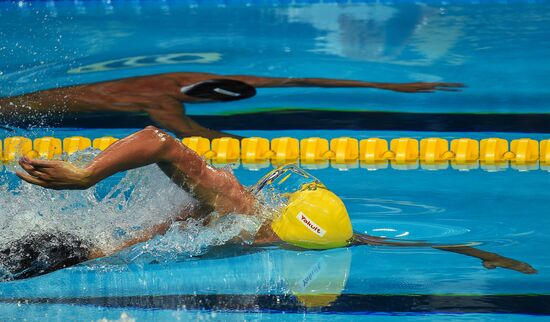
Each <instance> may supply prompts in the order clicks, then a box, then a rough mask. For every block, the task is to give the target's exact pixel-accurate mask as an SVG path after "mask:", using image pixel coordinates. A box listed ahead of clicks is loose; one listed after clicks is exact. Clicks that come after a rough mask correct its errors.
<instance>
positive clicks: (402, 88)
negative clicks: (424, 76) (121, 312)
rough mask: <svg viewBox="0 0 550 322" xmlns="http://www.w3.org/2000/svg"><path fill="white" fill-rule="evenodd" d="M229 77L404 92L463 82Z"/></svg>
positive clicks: (258, 83)
mask: <svg viewBox="0 0 550 322" xmlns="http://www.w3.org/2000/svg"><path fill="white" fill-rule="evenodd" d="M227 78H231V79H236V80H240V81H242V82H245V83H248V84H250V85H252V86H255V87H326V88H331V87H360V88H377V89H385V90H390V91H395V92H404V93H429V92H433V91H438V90H439V91H457V90H458V89H459V88H461V87H464V85H463V84H461V83H442V82H437V83H425V82H415V83H377V82H367V81H357V80H347V79H331V78H280V77H258V76H248V75H230V76H227Z"/></svg>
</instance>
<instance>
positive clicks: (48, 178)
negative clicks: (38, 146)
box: [17, 126, 254, 214]
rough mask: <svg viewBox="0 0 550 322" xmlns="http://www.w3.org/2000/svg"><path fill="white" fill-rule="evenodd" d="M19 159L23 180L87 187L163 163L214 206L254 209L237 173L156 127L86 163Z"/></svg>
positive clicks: (166, 170)
mask: <svg viewBox="0 0 550 322" xmlns="http://www.w3.org/2000/svg"><path fill="white" fill-rule="evenodd" d="M19 164H20V165H21V167H22V168H23V169H24V170H25V172H21V171H18V172H17V175H18V176H19V177H20V178H21V179H23V180H25V181H27V182H29V183H32V184H36V185H39V186H42V187H45V188H50V189H86V188H89V187H91V186H93V185H95V184H96V183H98V182H99V181H101V180H103V179H105V178H107V177H109V176H111V175H113V174H115V173H117V172H121V171H125V170H129V169H134V168H138V167H143V166H146V165H149V164H157V165H158V166H159V167H160V168H161V170H162V171H163V172H164V173H165V174H166V175H167V176H168V177H170V178H171V179H172V181H174V182H175V183H176V184H178V185H179V186H180V187H182V188H183V189H184V190H186V191H189V192H190V193H192V194H193V195H194V196H195V197H196V198H197V199H198V200H199V201H200V202H201V204H202V205H204V206H205V207H210V210H212V211H216V212H218V213H219V214H226V213H231V212H238V213H242V214H251V213H253V210H254V197H253V196H252V194H251V193H250V192H248V191H247V190H246V189H245V188H244V187H243V186H242V185H241V184H240V183H239V182H238V180H237V179H236V178H235V176H233V175H232V174H231V173H229V172H227V171H223V170H219V169H215V168H213V167H211V166H209V165H208V164H207V163H206V162H205V161H204V160H203V158H201V157H200V156H199V155H197V154H196V153H195V152H193V151H192V150H191V149H189V148H187V147H186V146H185V145H183V144H182V143H181V142H180V141H179V140H177V139H175V138H173V137H172V136H170V135H168V134H166V133H164V132H162V131H160V130H159V129H157V128H155V127H152V126H150V127H147V128H145V129H144V130H141V131H139V132H136V133H134V134H132V135H130V136H128V137H126V138H124V139H122V140H119V141H117V142H116V143H114V144H113V145H111V146H110V147H109V148H107V149H106V150H105V151H103V152H102V153H101V154H99V155H98V156H97V157H96V158H95V159H94V160H93V161H92V162H91V163H90V164H89V165H88V166H87V167H86V168H78V167H76V166H74V165H72V164H70V163H67V162H63V161H48V160H30V159H27V158H23V159H21V160H20V162H19Z"/></svg>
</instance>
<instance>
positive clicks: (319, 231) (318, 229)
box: [296, 211, 326, 237]
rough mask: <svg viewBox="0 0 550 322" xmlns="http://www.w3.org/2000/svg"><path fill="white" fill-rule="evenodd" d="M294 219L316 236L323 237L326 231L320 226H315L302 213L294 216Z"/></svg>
mask: <svg viewBox="0 0 550 322" xmlns="http://www.w3.org/2000/svg"><path fill="white" fill-rule="evenodd" d="M296 218H297V219H298V220H299V221H300V222H301V223H302V225H304V226H306V227H307V228H308V229H309V230H311V231H312V232H314V233H315V234H317V236H319V237H323V236H325V233H326V231H325V230H324V229H323V228H321V226H319V225H317V224H316V223H315V222H314V221H313V220H311V219H309V217H308V216H306V215H305V214H304V213H303V212H301V211H300V212H299V213H298V215H296Z"/></svg>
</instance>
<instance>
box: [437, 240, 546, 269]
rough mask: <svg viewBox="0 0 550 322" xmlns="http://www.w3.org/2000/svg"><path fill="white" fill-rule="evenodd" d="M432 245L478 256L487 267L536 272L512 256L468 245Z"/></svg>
mask: <svg viewBox="0 0 550 322" xmlns="http://www.w3.org/2000/svg"><path fill="white" fill-rule="evenodd" d="M432 247H433V248H436V249H440V250H444V251H447V252H452V253H457V254H462V255H467V256H471V257H475V258H479V259H481V263H482V264H483V267H485V268H487V269H495V268H497V267H502V268H506V269H511V270H514V271H516V272H520V273H523V274H536V273H537V270H536V269H534V268H533V267H532V266H531V265H529V264H527V263H524V262H520V261H518V260H515V259H512V258H508V257H504V256H501V255H499V254H496V253H491V252H487V251H484V250H481V249H477V248H474V247H470V246H463V245H438V246H432Z"/></svg>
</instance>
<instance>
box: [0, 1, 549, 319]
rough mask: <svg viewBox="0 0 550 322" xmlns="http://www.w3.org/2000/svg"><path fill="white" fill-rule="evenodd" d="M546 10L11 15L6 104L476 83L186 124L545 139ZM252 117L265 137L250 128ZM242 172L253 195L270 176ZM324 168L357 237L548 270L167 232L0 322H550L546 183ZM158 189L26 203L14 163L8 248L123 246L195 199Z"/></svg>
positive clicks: (50, 289)
mask: <svg viewBox="0 0 550 322" xmlns="http://www.w3.org/2000/svg"><path fill="white" fill-rule="evenodd" d="M548 9H549V6H548V4H547V3H545V2H532V3H527V2H520V1H517V2H516V1H510V2H506V3H503V2H483V1H479V2H458V1H457V2H453V1H451V2H445V3H442V2H435V1H434V2H431V1H427V2H422V3H414V4H409V3H401V2H385V1H382V2H376V3H373V2H368V1H367V2H363V1H346V2H341V1H323V2H315V1H294V2H286V1H278V2H268V1H265V2H262V1H248V2H247V1H212V2H210V1H163V2H148V1H121V2H116V1H113V2H111V1H86V2H79V1H75V2H72V1H71V2H69V1H63V2H53V1H45V2H24V1H21V2H1V3H0V15H1V16H0V17H1V19H2V20H1V21H2V22H1V23H0V24H1V26H2V28H0V57H1V58H2V60H1V62H0V84H1V86H0V96H12V95H17V94H21V93H27V92H31V91H36V90H41V89H47V88H53V87H59V86H66V85H71V84H81V83H90V82H97V81H102V80H108V79H114V78H122V77H129V76H137V75H148V74H154V73H163V72H173V71H197V72H200V71H207V72H212V73H220V74H252V75H265V76H292V77H300V76H309V77H336V78H349V79H361V80H371V81H381V82H413V81H452V82H463V83H465V84H466V85H467V87H466V88H465V89H464V90H463V91H461V92H456V93H455V92H438V93H433V94H406V93H394V92H384V91H376V90H369V89H314V88H305V89H304V88H302V89H300V88H294V89H259V90H258V95H257V96H256V97H254V98H252V99H249V100H243V101H237V102H232V103H223V104H222V103H220V104H188V105H186V110H187V113H188V115H191V116H194V117H196V119H197V120H199V121H200V122H202V124H205V125H207V126H213V127H217V128H219V129H224V130H227V131H230V132H232V133H236V134H239V135H243V136H260V137H266V138H270V139H271V138H276V137H281V136H291V137H296V138H306V137H314V136H319V137H324V138H335V137H340V136H349V137H354V138H359V139H362V138H369V137H380V138H384V139H392V138H398V137H412V138H416V139H421V138H427V137H433V136H437V137H444V138H446V139H449V140H451V139H455V138H461V137H469V138H473V139H482V138H487V137H501V138H505V139H508V140H512V139H517V138H522V137H530V138H533V139H535V140H542V139H548V138H550V135H549V134H548V133H549V132H550V131H549V130H548V129H550V127H549V126H548V125H549V124H550V123H548V121H547V113H548V107H547V102H548V96H549V93H550V92H549V90H548V88H549V86H550V80H549V79H548V77H547V75H548V72H549V69H550V63H549V62H548V60H547V59H546V57H547V56H548V53H549V52H550V43H549V40H548V39H547V37H546V35H547V34H548V32H549V31H550V16H549V14H548V12H550V11H549V10H548ZM303 110H307V111H308V112H307V113H302V112H300V113H301V114H300V113H298V111H303ZM311 111H313V112H311ZM335 111H338V112H347V113H351V114H345V115H347V116H342V114H330V113H334V112H335ZM274 115H275V116H276V117H275V116H274ZM247 117H253V119H254V120H255V121H254V123H250V122H247V123H243V122H244V120H248V119H247ZM357 120H359V121H357ZM387 120H397V121H395V122H392V121H390V122H388V121H387ZM494 120H497V121H498V122H497V121H494ZM147 122H148V121H147V119H146V118H144V117H142V116H140V115H138V116H136V117H135V118H133V119H131V120H130V121H128V120H127V119H126V120H125V119H123V118H121V117H110V118H109V119H105V118H100V119H98V118H89V119H86V120H85V121H81V120H73V119H69V118H63V119H61V120H59V121H58V122H54V123H52V124H49V123H48V124H46V126H45V127H33V128H31V129H27V128H24V127H13V126H11V125H9V126H7V127H5V128H2V130H0V131H1V132H0V137H1V138H5V137H8V136H15V135H23V136H26V137H31V138H35V137H41V136H46V135H53V136H55V137H59V138H63V137H69V136H74V135H82V136H87V137H91V138H95V137H100V136H106V135H109V136H114V137H118V138H121V137H123V136H125V135H127V134H129V133H131V132H133V131H135V130H137V129H138V128H140V127H141V126H143V125H145V124H146V123H147ZM0 125H4V124H3V123H2V124H0ZM19 125H21V124H19ZM501 129H504V130H501ZM82 157H83V158H86V157H89V152H86V153H84V154H83V155H82ZM234 171H235V173H236V175H237V177H238V178H239V179H240V180H241V181H242V182H243V183H245V184H247V185H252V184H253V183H255V182H256V181H257V180H258V179H259V178H260V177H261V176H262V175H264V174H265V173H266V172H267V171H268V169H262V170H260V171H250V170H247V169H244V168H243V167H240V168H238V169H236V170H234ZM312 173H313V174H314V175H315V176H317V177H318V178H319V179H321V181H323V182H324V183H325V184H326V185H327V186H328V187H329V188H331V189H332V190H333V191H334V192H335V193H337V194H338V195H340V196H341V197H342V198H343V200H344V202H345V203H346V206H347V207H348V211H349V213H350V216H351V219H352V222H353V225H354V229H355V230H357V231H360V232H367V233H369V234H372V235H375V236H386V237H392V238H398V239H404V240H425V241H430V242H438V243H467V242H476V243H481V245H480V246H479V247H480V248H482V249H484V250H488V251H492V252H497V253H501V254H503V255H505V256H508V257H511V258H517V259H519V260H522V261H525V262H528V263H530V264H531V265H533V266H534V267H535V268H536V269H537V270H538V274H536V275H523V274H519V273H516V272H513V271H508V270H503V269H496V270H486V269H484V268H483V267H482V266H481V263H480V262H479V261H478V260H475V259H471V258H467V257H463V256H460V255H456V254H451V253H445V252H441V251H437V250H434V249H425V248H390V247H370V246H362V247H353V248H349V249H335V250H328V251H293V250H286V249H278V248H267V249H248V248H244V249H243V248H235V247H231V248H218V247H216V246H215V245H216V244H217V243H219V242H220V239H221V240H223V238H226V237H229V236H230V235H231V234H232V233H233V234H234V232H232V231H231V230H229V229H225V227H217V228H215V229H210V230H206V229H205V230H203V231H202V236H204V237H203V238H200V239H198V238H196V236H195V235H194V234H193V233H194V232H193V231H189V230H186V231H184V232H177V231H171V232H170V233H169V234H168V235H166V236H165V237H160V238H157V239H155V240H154V241H153V242H150V243H147V244H144V245H140V246H138V247H135V248H132V249H131V250H129V251H126V252H123V253H121V254H119V255H117V256H113V257H111V258H106V259H102V260H97V261H92V262H89V263H86V264H84V265H80V266H77V267H73V268H69V269H64V270H60V271H57V272H54V273H52V274H49V275H46V276H42V277H38V278H34V279H29V280H23V281H18V282H9V283H1V284H0V320H25V319H27V320H63V321H65V320H88V321H89V320H93V321H95V320H101V319H106V320H109V321H110V320H122V321H132V320H133V319H135V320H137V321H142V320H285V321H286V320H289V321H293V320H317V319H319V320H321V319H334V320H341V321H349V320H365V319H367V320H368V319H371V320H394V319H401V320H411V321H419V320H420V321H422V320H426V321H434V320H444V321H455V320H456V321H464V320H468V321H470V320H481V321H492V320H495V321H496V320H499V321H500V320H510V321H516V320H517V321H526V320H539V319H547V316H548V314H549V311H548V307H550V305H549V303H550V300H549V296H550V294H549V289H550V274H549V273H550V258H549V255H548V252H547V251H546V247H545V246H541V245H547V244H548V243H549V242H550V240H549V237H548V234H547V233H546V228H547V227H550V219H549V218H548V206H547V205H548V201H547V200H548V197H549V196H550V193H549V192H548V185H549V184H550V176H549V174H548V172H547V171H542V170H535V171H517V170H513V169H507V170H506V171H497V172H488V171H483V170H481V169H479V170H473V171H456V170H453V169H447V170H439V171H426V170H420V169H419V170H411V171H398V170H393V169H391V168H390V169H384V170H378V171H368V170H366V169H361V168H359V169H351V170H348V171H340V170H338V169H335V168H331V167H329V168H326V169H322V170H315V171H313V170H312ZM159 178H161V176H160V172H159V170H157V169H155V168H154V167H148V168H145V169H140V170H134V171H130V172H129V173H127V174H126V175H125V176H120V175H119V176H116V177H114V178H112V179H110V180H108V181H107V182H104V183H102V184H101V185H99V186H98V187H97V188H96V189H92V190H89V191H87V192H85V193H82V192H75V191H44V190H43V189H39V188H36V187H30V186H29V185H24V186H21V187H20V188H19V189H18V188H17V186H18V184H19V181H18V180H17V179H16V177H15V176H14V175H13V173H12V169H11V168H10V167H9V166H8V167H6V168H5V169H3V172H2V174H1V176H0V181H1V186H0V189H2V194H1V195H0V209H2V210H1V213H0V215H1V216H0V227H1V228H0V229H1V230H2V234H1V236H0V240H5V239H6V238H11V237H12V236H13V235H16V234H24V233H25V232H26V231H29V230H32V229H43V228H47V227H50V226H52V225H53V226H55V225H59V226H62V227H64V228H66V229H70V230H72V231H75V232H78V233H79V234H81V235H82V236H87V237H89V238H94V239H95V240H100V241H101V240H102V241H105V242H108V241H109V240H111V239H112V238H116V237H117V236H119V235H121V234H124V232H125V231H126V230H131V229H132V227H133V226H135V225H140V224H143V223H149V222H150V221H151V218H152V217H153V218H163V217H166V216H169V210H170V209H175V208H177V207H180V206H181V205H182V204H185V202H187V199H185V196H184V195H183V194H182V193H181V192H180V191H179V190H178V189H177V188H176V187H175V186H173V185H171V184H170V183H169V181H168V180H167V179H166V180H164V179H159ZM153 215H154V216H153ZM237 220H243V219H242V218H241V219H239V218H237ZM239 223H240V224H241V225H243V226H246V225H247V223H246V222H245V221H240V222H239ZM329 303H330V304H329Z"/></svg>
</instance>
